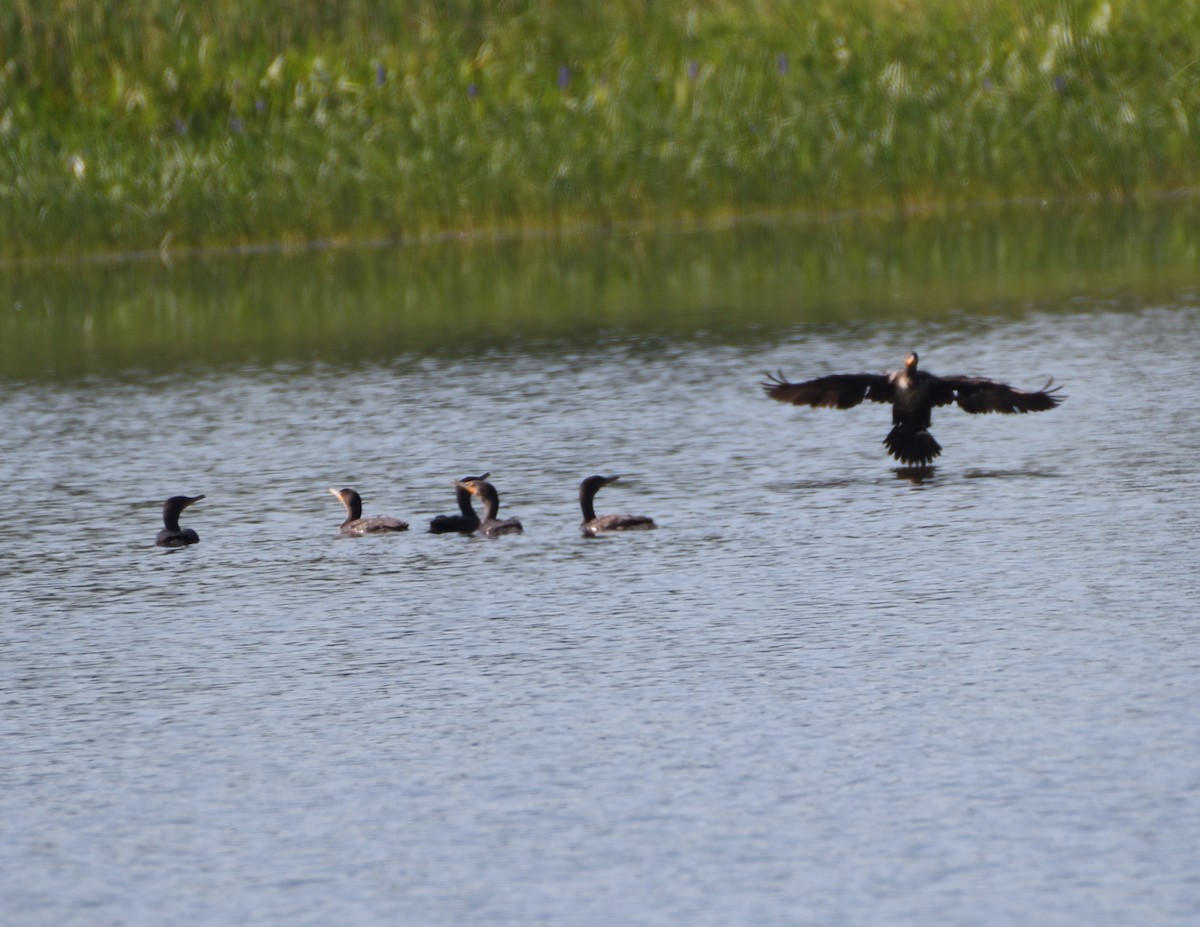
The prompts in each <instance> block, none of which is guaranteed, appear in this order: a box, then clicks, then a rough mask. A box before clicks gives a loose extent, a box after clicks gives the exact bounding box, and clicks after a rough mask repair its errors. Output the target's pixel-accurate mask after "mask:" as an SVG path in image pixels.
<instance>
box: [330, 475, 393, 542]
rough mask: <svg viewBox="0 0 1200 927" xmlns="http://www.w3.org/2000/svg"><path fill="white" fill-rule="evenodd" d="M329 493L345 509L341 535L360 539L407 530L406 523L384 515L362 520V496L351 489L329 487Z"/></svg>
mask: <svg viewBox="0 0 1200 927" xmlns="http://www.w3.org/2000/svg"><path fill="white" fill-rule="evenodd" d="M329 491H330V492H331V493H333V495H335V496H337V497H338V499H340V500H341V503H342V505H344V506H345V507H346V520H345V521H344V522H342V524H341V525H340V526H339V528H338V531H340V532H341V533H342V534H347V535H351V536H353V537H361V536H362V535H364V534H378V533H380V532H383V531H407V530H408V522H406V521H401V520H400V519H398V518H388V517H387V516H386V515H372V516H371V517H370V518H363V517H362V496H360V495H359V494H358V493H356V492H355V491H354V490H353V489H334V488H333V487H332V486H330V487H329Z"/></svg>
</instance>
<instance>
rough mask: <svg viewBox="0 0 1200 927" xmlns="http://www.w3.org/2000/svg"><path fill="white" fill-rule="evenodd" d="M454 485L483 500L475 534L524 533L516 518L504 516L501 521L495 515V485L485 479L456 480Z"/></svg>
mask: <svg viewBox="0 0 1200 927" xmlns="http://www.w3.org/2000/svg"><path fill="white" fill-rule="evenodd" d="M454 485H455V486H457V487H459V488H461V489H465V490H466V491H467V492H468V493H470V494H471V495H472V496H478V497H479V498H480V499H482V500H483V521H481V522H480V523H479V526H478V527H477V528H476V529H475V533H476V534H482V535H484V536H485V537H489V538H495V537H499V536H500V535H502V534H524V533H525V529H524V528H522V527H521V523H520V522H519V521H517V519H515V518H506V519H504V520H503V521H501V520H500V519H498V518H497V517H496V513H497V512H499V511H500V494H499V493H497V492H496V487H495V486H493V485H492V484H491V483H489V482H488V481H487V480H479V479H467V480H457V481H456V482H455V484H454Z"/></svg>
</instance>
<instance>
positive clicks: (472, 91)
mask: <svg viewBox="0 0 1200 927" xmlns="http://www.w3.org/2000/svg"><path fill="white" fill-rule="evenodd" d="M477 96H479V87H477V86H476V85H475V82H474V81H472V82H471V83H469V84H467V99H468V100H474V99H475V98H476V97H477Z"/></svg>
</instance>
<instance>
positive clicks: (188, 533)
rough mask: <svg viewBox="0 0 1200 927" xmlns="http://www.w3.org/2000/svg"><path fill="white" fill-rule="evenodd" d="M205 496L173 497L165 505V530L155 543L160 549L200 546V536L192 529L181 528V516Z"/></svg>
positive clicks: (159, 533) (163, 529) (163, 513)
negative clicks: (191, 545)
mask: <svg viewBox="0 0 1200 927" xmlns="http://www.w3.org/2000/svg"><path fill="white" fill-rule="evenodd" d="M203 498H204V496H203V495H199V496H172V497H171V498H170V499H168V500H167V501H166V502H164V503H163V511H162V515H163V528H162V530H161V531H160V532H158V536H157V537H156V538H155V539H154V543H155V544H157V545H158V546H159V547H187V546H188V545H189V544H199V543H200V535H198V534H197V533H196V532H195V531H194V530H193V529H191V528H180V527H179V515H180V513H182V512H183V510H184V509H186V508H187V507H188V506H189V505H195V504H196V503H197V502H199V501H200V500H201V499H203Z"/></svg>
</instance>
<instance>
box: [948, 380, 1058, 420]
mask: <svg viewBox="0 0 1200 927" xmlns="http://www.w3.org/2000/svg"><path fill="white" fill-rule="evenodd" d="M941 382H942V385H943V386H945V387H948V388H949V389H951V390H953V392H954V395H953V400H954V401H955V402H957V403H958V405H959V408H961V409H962V410H963V411H965V412H973V413H987V412H1002V413H1004V414H1010V413H1013V412H1045V411H1046V410H1047V409H1053V408H1054V407H1055V406H1056V405H1058V404H1059V403H1060V402H1062V401H1063V400H1064V399H1065V398H1066V397H1065V396H1060V395H1058V391H1059V390H1060V389H1061V388H1062V387H1058V386H1056V387H1055V388H1054V389H1051V388H1050V386H1051V384H1052V383H1053V382H1054V381H1053V380H1050V381H1049V382H1047V383H1046V385H1045V386H1044V387H1042V388H1041V389H1040V390H1037V391H1036V392H1028V391H1026V390H1023V389H1017V388H1016V387H1012V386H1008V385H1007V384H1005V383H997V382H996V381H995V380H987V379H985V378H983V377H942V378H941ZM950 401H951V400H950V398H949V397H947V399H946V400H945V402H950ZM942 404H944V403H939V405H942Z"/></svg>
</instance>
